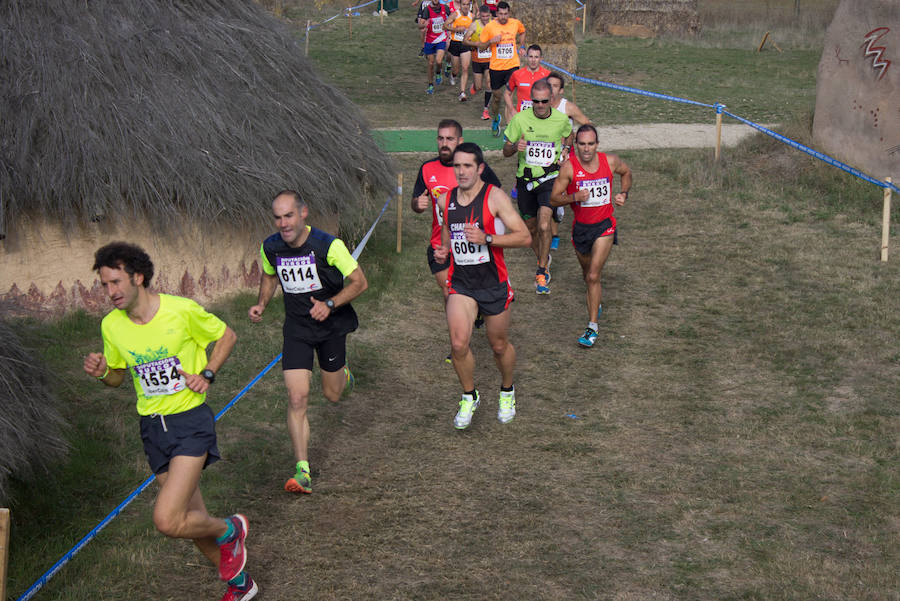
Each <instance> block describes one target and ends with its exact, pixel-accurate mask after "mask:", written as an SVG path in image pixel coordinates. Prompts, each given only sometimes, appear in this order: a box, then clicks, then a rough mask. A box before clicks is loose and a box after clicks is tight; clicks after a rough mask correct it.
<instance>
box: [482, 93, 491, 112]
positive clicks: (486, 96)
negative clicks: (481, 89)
mask: <svg viewBox="0 0 900 601" xmlns="http://www.w3.org/2000/svg"><path fill="white" fill-rule="evenodd" d="M491 94H493V92H485V93H484V108H490V106H491Z"/></svg>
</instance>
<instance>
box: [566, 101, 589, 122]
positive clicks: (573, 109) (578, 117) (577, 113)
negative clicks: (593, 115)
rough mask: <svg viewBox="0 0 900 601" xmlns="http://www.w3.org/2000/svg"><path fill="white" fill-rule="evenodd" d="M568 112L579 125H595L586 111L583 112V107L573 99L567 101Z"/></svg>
mask: <svg viewBox="0 0 900 601" xmlns="http://www.w3.org/2000/svg"><path fill="white" fill-rule="evenodd" d="M566 114H567V115H568V116H569V117H570V118H571V119H572V121H574V122H575V123H578V124H579V125H593V123H592V122H591V120H590V119H588V118H587V117H586V116H585V114H584V113H582V112H581V109H580V108H578V106H577V105H576V104H575V103H574V102H572V101H571V100H570V101H569V102H567V103H566Z"/></svg>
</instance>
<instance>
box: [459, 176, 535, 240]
mask: <svg viewBox="0 0 900 601" xmlns="http://www.w3.org/2000/svg"><path fill="white" fill-rule="evenodd" d="M488 208H489V209H490V211H491V215H493V216H494V217H496V218H498V219H500V221H502V222H503V225H504V226H505V227H506V233H504V234H497V235H495V236H493V240H492V241H491V246H497V247H500V248H517V247H523V246H530V245H531V234H530V233H528V226H527V225H525V222H524V221H522V217H521V216H520V215H519V211H518V210H516V209H515V208H514V207H513V204H512V200H511V199H510V198H509V195H508V194H507V193H506V192H504V191H503V190H501V189H500V188H491V195H490V196H489V197H488ZM479 232H480V233H481V238H482V239H481V241H480V242H479V244H484V232H482V231H481V230H479ZM470 242H476V240H470Z"/></svg>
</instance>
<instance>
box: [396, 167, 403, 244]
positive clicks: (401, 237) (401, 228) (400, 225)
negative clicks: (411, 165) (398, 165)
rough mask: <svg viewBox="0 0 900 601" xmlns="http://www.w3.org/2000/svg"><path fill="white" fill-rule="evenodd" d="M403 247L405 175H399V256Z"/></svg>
mask: <svg viewBox="0 0 900 601" xmlns="http://www.w3.org/2000/svg"><path fill="white" fill-rule="evenodd" d="M402 246H403V173H402V172H401V173H398V174H397V254H400V250H401V249H402Z"/></svg>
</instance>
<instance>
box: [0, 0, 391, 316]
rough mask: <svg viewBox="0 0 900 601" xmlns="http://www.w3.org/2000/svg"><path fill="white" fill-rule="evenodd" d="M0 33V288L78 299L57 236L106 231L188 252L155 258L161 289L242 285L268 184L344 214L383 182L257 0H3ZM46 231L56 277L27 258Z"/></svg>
mask: <svg viewBox="0 0 900 601" xmlns="http://www.w3.org/2000/svg"><path fill="white" fill-rule="evenodd" d="M0 31H2V35H0V64H2V69H0V113H2V114H3V119H0V140H2V147H0V234H2V235H5V239H4V240H3V241H2V242H0V297H2V296H5V297H6V298H7V299H10V300H16V299H17V298H18V299H19V304H20V305H22V304H23V303H24V304H25V305H29V306H35V305H36V304H37V305H41V304H43V306H46V305H47V303H50V304H51V305H54V306H55V305H59V304H64V305H73V304H74V305H75V306H79V305H81V306H90V305H91V301H90V299H89V298H86V297H85V293H87V294H88V296H90V294H91V288H92V286H91V282H92V281H93V276H92V274H90V272H89V269H90V261H89V252H88V253H85V249H80V248H75V247H73V246H72V245H73V244H75V245H76V246H77V244H78V243H79V242H83V243H84V245H85V247H86V248H87V247H92V248H93V247H95V246H96V245H97V244H98V243H103V242H105V241H107V240H109V239H110V238H113V237H119V238H129V239H132V240H135V241H136V242H139V243H141V242H142V243H144V244H145V245H147V246H149V247H150V250H151V254H152V255H153V254H155V255H157V256H160V255H165V254H166V253H167V252H168V251H167V250H166V249H165V248H164V247H165V246H166V245H170V246H175V247H177V248H173V249H171V253H170V254H172V256H173V257H174V258H176V259H179V258H181V259H183V258H184V257H185V256H191V257H193V258H194V259H197V260H196V261H195V264H187V263H179V262H178V261H176V262H175V264H174V265H173V266H172V267H171V268H169V269H167V268H166V265H165V263H163V264H162V265H160V267H161V269H160V275H161V278H160V283H161V285H168V286H169V288H170V289H171V290H172V291H176V292H183V293H189V292H191V291H190V290H184V289H183V288H184V283H185V282H184V280H185V278H187V279H189V280H191V282H192V283H191V284H190V286H188V287H189V288H190V287H194V288H196V287H197V286H199V284H198V283H199V282H200V280H201V279H203V278H205V279H206V280H207V281H208V283H210V282H212V283H210V287H211V288H217V287H224V288H229V287H231V286H233V285H235V284H238V285H240V284H242V283H243V284H247V283H251V284H252V280H253V278H254V276H253V269H254V268H253V267H252V265H250V264H249V263H250V262H252V260H253V259H255V254H254V253H255V251H257V250H258V242H256V244H253V239H254V238H253V237H254V236H256V235H257V234H258V233H259V232H260V231H264V230H265V229H267V228H268V227H269V210H268V205H267V200H268V199H269V198H270V197H271V195H272V194H273V193H274V192H276V191H277V190H279V189H281V188H284V187H293V188H296V189H298V190H299V191H300V192H301V193H302V194H303V195H304V196H306V197H307V198H308V199H310V200H311V204H312V208H313V209H314V210H316V211H318V212H319V213H320V214H329V215H334V214H337V213H340V212H341V211H342V209H344V208H347V207H353V210H352V211H346V212H344V213H343V218H342V225H344V226H350V227H353V226H354V225H361V224H362V222H363V221H365V219H366V214H365V211H363V210H361V209H363V208H365V207H367V206H370V205H371V203H368V202H367V199H370V198H371V196H372V195H373V194H378V196H382V195H381V192H385V191H388V190H390V189H392V185H391V182H392V181H393V175H392V173H393V169H392V167H391V165H390V161H389V159H388V158H387V155H385V154H384V153H383V152H382V151H381V150H380V149H379V148H378V147H377V146H376V145H375V143H374V141H373V140H372V138H371V137H370V136H369V134H368V131H367V126H366V124H365V121H364V119H363V117H362V114H361V112H360V111H359V110H358V109H357V108H356V107H355V106H354V105H353V104H352V103H351V102H350V101H349V100H348V99H347V98H346V97H345V96H344V95H343V94H341V93H340V92H339V91H337V90H336V89H334V88H332V87H330V86H328V85H326V84H325V83H324V82H322V81H321V79H319V77H318V76H317V75H316V73H315V72H314V70H313V68H312V66H311V65H310V63H309V62H308V61H307V60H306V59H304V57H303V51H302V47H301V46H300V45H299V44H298V36H297V32H296V31H295V30H292V29H291V28H289V27H288V26H287V25H286V24H284V23H282V22H280V21H279V20H277V19H276V18H275V17H274V16H272V15H271V14H269V13H267V12H266V11H265V10H264V9H263V8H262V7H261V6H260V5H258V4H256V3H254V2H249V1H246V0H218V1H217V2H208V1H202V0H182V1H179V2H172V1H171V0H169V1H166V0H163V1H161V2H137V3H135V2H124V1H123V0H96V1H92V2H88V3H84V2H68V1H66V0H43V1H41V2H32V1H30V0H7V1H6V2H3V3H0ZM174 232H177V234H178V235H177V236H175V235H174V234H173V233H174ZM60 235H61V236H62V239H61V240H57V239H56V238H57V237H58V236H60ZM198 236H200V237H203V238H205V239H204V240H203V241H198V239H197V237H198ZM241 236H243V238H241ZM175 238H177V239H179V241H177V242H176V241H175ZM48 244H49V246H50V247H51V248H52V249H54V250H55V251H56V252H58V253H64V254H62V256H64V257H66V259H67V261H66V263H67V271H66V272H64V273H63V274H61V277H57V276H56V275H49V276H48V275H47V274H46V273H45V272H44V270H46V269H47V265H46V261H41V262H40V265H37V264H34V265H32V264H31V263H33V262H35V259H36V257H37V256H42V257H43V256H46V251H44V252H41V253H40V254H39V255H36V254H34V253H33V252H29V249H32V250H34V249H47V246H48ZM185 244H187V245H188V246H187V247H186V246H184V245H185ZM191 244H194V245H195V246H191ZM253 246H256V248H252V247H253ZM157 247H158V248H157ZM245 247H247V248H245ZM153 250H156V251H157V252H156V253H154V252H152V251H153ZM236 250H239V251H240V252H238V253H237V254H235V251H236ZM245 250H246V251H247V252H244V251H245ZM229 253H230V255H229V257H225V256H224V255H228V254H229ZM241 253H243V254H241ZM199 255H207V256H208V257H209V258H210V260H207V259H205V258H202V257H201V258H199V259H198V256H199ZM239 256H240V257H243V258H241V259H240V261H239V262H238V263H235V259H237V258H239ZM60 258H61V257H60V256H57V257H56V259H57V261H58V259H60ZM155 258H156V257H155ZM212 259H215V261H213V260H212ZM220 259H221V260H220ZM75 261H77V263H76V262H75ZM222 261H225V262H224V263H223V262H222ZM228 261H230V263H229V262H228ZM223 269H224V270H225V271H224V272H223V271H222V270H223ZM29 270H31V272H29ZM73 270H74V275H76V276H81V278H82V279H84V281H85V282H87V285H86V286H85V285H83V284H82V283H81V280H80V279H79V278H77V277H76V278H74V279H73V278H71V277H69V278H68V279H67V278H66V277H62V276H72V275H73ZM32 272H36V273H32ZM225 272H227V273H225ZM29 276H31V279H30V280H29ZM223 277H224V280H223ZM225 280H227V281H225ZM215 282H219V284H221V286H220V285H219V284H215ZM76 283H77V285H76ZM79 287H80V288H79ZM194 292H195V293H196V292H198V290H194ZM199 292H203V291H199ZM54 294H55V295H56V300H52V299H51V297H53V295H54ZM63 297H65V298H63ZM23 299H24V300H23ZM51 300H52V302H51Z"/></svg>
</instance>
